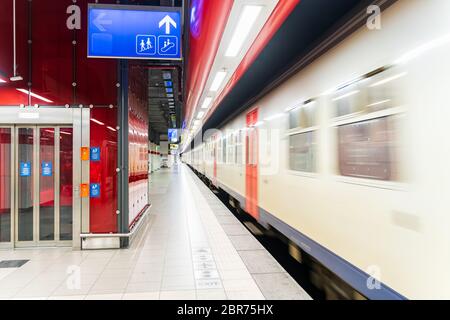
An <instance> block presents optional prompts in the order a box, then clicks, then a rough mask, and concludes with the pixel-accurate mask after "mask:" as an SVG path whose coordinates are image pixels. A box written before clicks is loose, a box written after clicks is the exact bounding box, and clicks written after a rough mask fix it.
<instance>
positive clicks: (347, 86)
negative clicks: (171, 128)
mask: <svg viewBox="0 0 450 320" xmlns="http://www.w3.org/2000/svg"><path fill="white" fill-rule="evenodd" d="M433 3H434V4H433V5H432V4H430V3H429V2H427V1H399V2H397V3H396V4H394V5H393V6H392V7H390V8H389V9H387V10H386V11H385V12H384V13H383V28H382V30H378V31H376V32H373V31H370V30H368V29H366V28H361V29H360V30H358V31H357V32H355V33H354V34H353V35H351V36H349V37H348V38H347V39H345V40H344V41H343V42H342V43H341V44H339V45H338V46H336V47H335V48H333V49H332V50H330V51H329V52H327V53H326V54H325V55H323V56H322V57H320V58H318V59H317V60H316V61H315V62H313V63H312V64H310V65H309V66H308V67H306V68H304V69H303V70H301V71H300V72H299V73H297V74H296V75H294V76H292V77H291V78H290V79H288V80H286V81H285V82H284V83H282V84H281V85H280V86H279V87H277V88H276V89H274V90H272V91H271V92H270V93H268V94H267V95H266V96H265V97H263V98H262V99H260V100H259V101H257V102H256V103H255V104H254V106H253V107H251V108H250V109H248V110H247V111H245V112H244V113H242V114H241V115H239V116H237V117H236V118H234V119H233V120H231V121H230V122H228V123H226V124H225V125H224V126H223V127H221V128H219V129H220V130H213V131H207V132H205V134H204V140H203V141H204V142H202V143H200V144H199V143H197V144H195V145H194V148H193V150H190V149H187V150H185V152H184V153H183V161H184V162H186V163H188V164H189V165H191V166H192V167H193V168H194V169H195V170H196V171H198V172H199V173H200V174H201V175H203V176H204V177H205V178H206V179H207V180H208V181H209V182H210V183H211V184H213V185H214V186H215V187H216V188H220V189H222V190H224V191H225V192H226V193H228V194H229V196H230V201H231V202H232V203H233V204H234V205H235V206H239V207H240V208H242V210H244V211H246V212H247V213H249V214H250V215H252V216H253V217H254V218H255V219H256V220H257V221H259V222H260V223H261V224H262V225H264V226H266V227H269V228H272V229H276V230H277V232H279V233H281V234H284V236H285V237H287V238H288V239H289V241H290V244H291V245H292V246H295V247H296V248H298V249H299V252H302V253H303V254H308V255H309V256H311V257H312V258H313V259H314V260H315V261H316V262H317V265H320V266H321V267H320V268H321V269H320V270H322V271H323V270H327V272H322V271H318V273H320V272H322V273H324V274H325V273H327V274H328V278H327V279H325V280H323V281H322V282H320V281H318V282H319V283H318V285H319V286H324V287H326V288H325V289H326V290H328V291H329V292H331V293H330V297H346V298H355V297H360V296H359V295H358V294H356V295H354V296H352V295H353V294H355V293H354V292H353V293H352V292H350V293H348V294H347V293H345V292H341V293H339V294H338V293H337V291H339V289H336V288H334V289H333V288H332V287H333V286H334V285H335V284H336V283H338V282H339V281H340V280H338V278H336V279H333V277H336V276H337V277H339V278H340V279H342V280H344V281H345V282H346V283H347V284H348V285H350V286H351V287H353V288H354V289H355V291H358V292H359V293H361V294H362V295H364V296H366V297H368V298H387V299H390V298H405V297H406V298H450V290H449V288H450V273H449V272H448V270H449V269H450V254H449V252H450V232H448V230H449V228H450V215H449V214H448V213H449V212H450V197H449V195H450V170H449V165H448V164H449V163H450V148H449V144H448V142H447V139H446V138H445V137H449V136H450V126H449V121H450V105H449V103H450V90H449V88H450V62H449V60H448V57H449V56H450V19H448V17H446V18H443V17H442V13H443V12H446V13H448V12H450V2H448V1H438V0H436V1H433ZM411 21H414V24H412V23H411ZM430 21H433V23H430ZM329 88H332V89H329ZM328 270H329V271H331V272H329V271H328Z"/></svg>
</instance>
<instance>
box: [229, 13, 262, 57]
mask: <svg viewBox="0 0 450 320" xmlns="http://www.w3.org/2000/svg"><path fill="white" fill-rule="evenodd" d="M261 10H262V7H261V6H254V5H247V6H244V9H243V10H242V13H241V16H240V17H239V21H238V23H237V25H236V28H235V29H234V33H233V37H232V38H231V41H230V44H229V45H228V49H227V51H226V52H225V56H226V57H236V56H237V55H238V54H239V52H240V51H241V49H242V45H243V44H244V42H245V40H246V39H247V37H248V34H249V33H250V30H251V29H252V27H253V25H254V24H255V22H256V19H257V18H258V16H259V14H260V13H261Z"/></svg>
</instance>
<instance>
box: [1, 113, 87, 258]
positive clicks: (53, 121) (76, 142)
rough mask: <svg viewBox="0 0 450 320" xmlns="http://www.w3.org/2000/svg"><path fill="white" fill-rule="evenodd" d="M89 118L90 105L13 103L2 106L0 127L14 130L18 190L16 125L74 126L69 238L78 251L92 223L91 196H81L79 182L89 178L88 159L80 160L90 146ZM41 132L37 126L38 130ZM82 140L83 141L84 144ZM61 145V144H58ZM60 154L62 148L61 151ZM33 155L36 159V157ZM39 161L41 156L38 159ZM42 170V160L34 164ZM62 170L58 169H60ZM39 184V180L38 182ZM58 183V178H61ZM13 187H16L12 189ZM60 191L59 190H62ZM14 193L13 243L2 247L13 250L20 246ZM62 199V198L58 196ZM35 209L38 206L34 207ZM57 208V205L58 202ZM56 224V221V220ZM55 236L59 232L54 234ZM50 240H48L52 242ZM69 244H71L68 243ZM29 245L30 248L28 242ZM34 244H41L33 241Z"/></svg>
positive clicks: (14, 159)
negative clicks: (81, 237)
mask: <svg viewBox="0 0 450 320" xmlns="http://www.w3.org/2000/svg"><path fill="white" fill-rule="evenodd" d="M89 119H90V110H89V108H68V107H65V106H54V107H53V106H52V107H39V108H33V107H26V108H23V107H19V106H16V107H11V106H0V127H2V128H10V129H11V135H12V136H11V144H12V146H11V173H12V178H11V190H14V191H15V188H16V185H17V184H16V175H17V173H18V172H17V171H15V170H16V165H17V164H16V163H15V162H16V160H17V159H16V148H17V145H16V144H15V142H16V128H17V127H33V126H36V127H45V126H49V127H60V128H61V127H72V129H73V168H72V169H73V178H72V186H73V193H72V241H68V242H71V243H72V248H73V249H75V250H79V249H81V239H80V234H81V228H82V225H89V201H88V200H89V199H87V200H86V199H84V200H82V198H80V184H81V183H82V181H84V180H86V177H89V163H87V162H86V161H84V162H82V161H81V147H82V146H84V147H89V143H87V144H86V142H89V131H90V130H89V123H90V122H89V121H90V120H89ZM35 130H36V131H38V130H37V129H35ZM34 139H35V141H36V139H38V138H37V136H36V134H35V137H34ZM82 143H83V144H82ZM34 145H35V148H37V146H36V145H37V144H36V143H35V144H34ZM58 145H59V143H58ZM38 152H39V150H37V153H36V155H35V156H34V157H37V158H39V156H38V155H37V154H38ZM56 152H57V150H56V144H55V158H56V156H58V157H59V154H58V155H56ZM58 153H59V151H58ZM34 157H33V158H34ZM38 161H39V159H38ZM36 166H37V170H38V172H40V170H39V163H38V162H37V161H35V163H34V165H33V170H36ZM57 170H58V173H59V168H57ZM57 178H58V179H59V176H58V177H57V176H56V168H55V179H57ZM38 183H39V182H38ZM58 185H59V181H58ZM13 188H14V189H13ZM59 191H60V190H58V192H59ZM34 192H38V193H39V189H38V188H37V190H34ZM15 198H16V197H15V192H11V238H10V242H5V243H0V249H2V248H8V249H12V248H15V247H22V246H20V245H19V246H17V244H16V242H15V239H16V236H17V234H16V232H15V230H16V221H15V212H16V211H17V209H16V208H17V207H16V199H15ZM38 198H39V194H38V197H35V198H34V199H33V201H38ZM56 201H59V199H55V203H56ZM34 210H35V209H34ZM55 210H56V204H55ZM55 224H56V221H55ZM55 236H56V235H55ZM50 242H51V241H49V243H50ZM67 245H69V244H67ZM44 246H45V247H48V246H55V245H52V244H45V245H44ZM28 247H30V246H29V245H28ZM33 247H39V245H38V246H36V245H34V244H33Z"/></svg>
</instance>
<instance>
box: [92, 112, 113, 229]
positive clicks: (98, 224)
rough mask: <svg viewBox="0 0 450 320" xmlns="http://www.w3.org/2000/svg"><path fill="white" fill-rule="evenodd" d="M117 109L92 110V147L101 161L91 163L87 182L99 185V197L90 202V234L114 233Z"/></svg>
mask: <svg viewBox="0 0 450 320" xmlns="http://www.w3.org/2000/svg"><path fill="white" fill-rule="evenodd" d="M92 119H94V120H96V121H95V122H94V121H92ZM116 126H117V108H104V107H103V108H102V107H98V108H93V109H91V130H90V135H91V139H90V143H91V147H100V161H98V162H95V161H91V164H90V182H91V183H99V184H100V197H99V198H91V199H90V206H89V208H90V211H89V212H90V231H91V232H93V233H107V232H117V214H116V210H117V172H116V168H117V149H118V147H117V141H118V140H117V138H118V136H117V131H116Z"/></svg>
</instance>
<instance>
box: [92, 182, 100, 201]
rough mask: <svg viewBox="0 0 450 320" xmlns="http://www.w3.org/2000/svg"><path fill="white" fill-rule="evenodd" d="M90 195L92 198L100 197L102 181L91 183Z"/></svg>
mask: <svg viewBox="0 0 450 320" xmlns="http://www.w3.org/2000/svg"><path fill="white" fill-rule="evenodd" d="M90 196H91V198H100V183H91V187H90Z"/></svg>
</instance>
